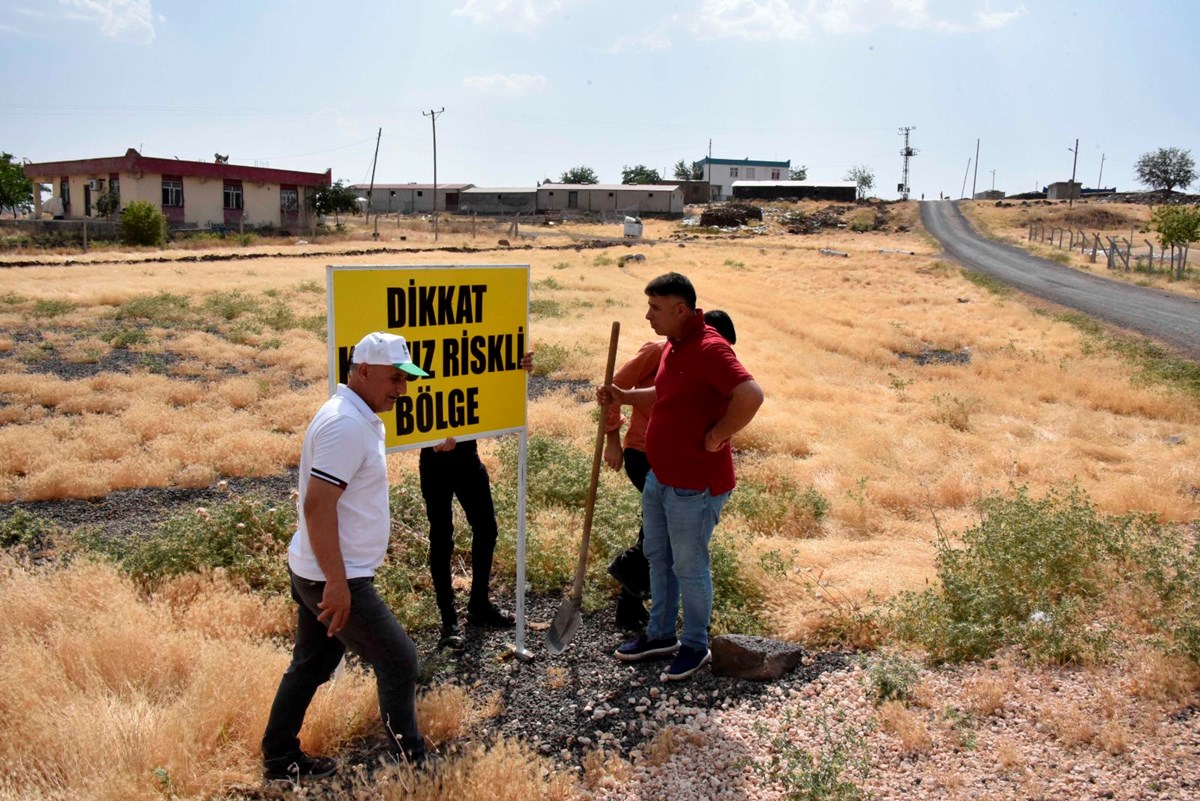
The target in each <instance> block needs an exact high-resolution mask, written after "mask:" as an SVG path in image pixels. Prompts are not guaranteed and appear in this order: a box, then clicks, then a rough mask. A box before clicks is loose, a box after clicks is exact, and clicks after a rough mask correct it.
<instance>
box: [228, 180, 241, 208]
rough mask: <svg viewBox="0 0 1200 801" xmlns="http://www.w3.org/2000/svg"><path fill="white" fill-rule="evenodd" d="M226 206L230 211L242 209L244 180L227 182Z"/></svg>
mask: <svg viewBox="0 0 1200 801" xmlns="http://www.w3.org/2000/svg"><path fill="white" fill-rule="evenodd" d="M225 208H226V209H228V210H230V211H241V210H242V182H241V181H226V182H225Z"/></svg>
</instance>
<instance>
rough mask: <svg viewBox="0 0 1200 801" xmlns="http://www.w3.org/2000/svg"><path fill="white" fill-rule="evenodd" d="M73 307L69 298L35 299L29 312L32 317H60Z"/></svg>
mask: <svg viewBox="0 0 1200 801" xmlns="http://www.w3.org/2000/svg"><path fill="white" fill-rule="evenodd" d="M74 309H75V304H74V303H72V302H71V301H69V300H35V301H34V302H33V309H31V310H30V314H32V315H33V316H34V317H61V316H62V315H64V314H68V313H69V312H71V311H73V310H74Z"/></svg>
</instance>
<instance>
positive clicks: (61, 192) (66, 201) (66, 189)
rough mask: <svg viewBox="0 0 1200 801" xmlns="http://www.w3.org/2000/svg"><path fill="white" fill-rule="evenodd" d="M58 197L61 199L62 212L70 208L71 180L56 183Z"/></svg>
mask: <svg viewBox="0 0 1200 801" xmlns="http://www.w3.org/2000/svg"><path fill="white" fill-rule="evenodd" d="M58 196H59V197H60V198H62V204H63V210H64V211H65V210H67V209H69V208H71V179H70V178H66V177H64V178H62V179H61V180H60V181H59V182H58Z"/></svg>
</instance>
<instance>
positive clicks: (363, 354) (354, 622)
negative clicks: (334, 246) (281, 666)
mask: <svg viewBox="0 0 1200 801" xmlns="http://www.w3.org/2000/svg"><path fill="white" fill-rule="evenodd" d="M426 375H428V374H427V373H426V372H425V371H423V370H422V369H421V368H419V367H417V366H416V365H415V364H413V363H412V358H411V357H410V356H409V352H408V346H407V344H406V343H405V341H404V337H400V336H396V335H394V334H387V333H372V334H367V335H366V336H365V337H363V338H362V340H361V341H360V342H359V343H358V344H357V345H355V347H354V351H353V352H352V354H351V364H350V373H349V377H348V378H347V380H346V383H345V384H338V388H337V392H335V393H334V395H333V397H331V398H330V399H329V400H328V401H326V402H325V405H324V406H322V407H321V409H320V411H318V412H317V415H316V417H314V418H313V421H312V422H311V423H310V424H309V426H308V431H307V432H306V433H305V435H304V447H303V450H302V451H301V454H300V497H299V501H298V506H299V512H300V514H299V516H298V521H297V531H296V534H295V536H293V537H292V542H291V545H290V546H289V547H288V568H289V572H290V573H291V579H292V597H293V598H294V599H295V601H296V605H297V610H298V612H297V624H296V643H295V646H294V648H293V651H292V663H291V665H290V666H289V667H288V669H287V672H286V673H284V675H283V679H282V681H280V684H279V689H278V690H277V691H276V694H275V701H274V703H273V704H272V705H271V715H270V718H269V719H268V721H267V728H266V732H265V733H264V734H263V740H262V750H263V776H264V778H265V779H266V780H268V781H273V780H279V779H291V780H293V781H298V780H301V779H306V778H319V777H322V776H328V775H330V774H332V773H334V772H335V771H336V770H337V761H336V760H334V759H330V758H328V757H316V756H310V755H308V754H305V753H304V752H303V751H301V750H300V740H299V734H300V727H301V725H302V724H303V723H304V715H305V713H306V712H307V711H308V706H309V704H310V703H311V702H312V698H313V695H314V694H315V693H316V691H317V688H318V687H319V686H320V685H321V684H323V683H325V682H326V681H327V680H328V679H329V678H330V676H331V675H332V674H333V671H334V669H336V668H337V665H338V663H339V662H340V661H341V659H342V655H343V653H344V652H345V651H346V649H347V648H349V649H350V650H351V651H353V652H354V653H356V654H358V656H359V657H360V658H361V659H362V660H363V661H364V662H366V663H367V664H369V665H371V667H372V669H373V670H374V671H375V680H376V684H377V686H378V690H379V712H380V716H381V718H382V720H383V724H384V728H385V729H386V731H387V732H388V736H389V737H390V738H391V739H392V740H393V741H394V745H395V747H396V750H397V755H402V756H403V757H404V758H405V759H407V760H409V761H410V762H413V763H417V764H419V763H422V762H424V761H425V759H426V753H425V738H424V737H423V736H422V735H421V732H420V731H419V730H418V728H417V716H416V681H417V652H416V648H415V647H414V646H413V643H412V640H410V639H409V638H408V635H407V634H406V633H405V631H404V628H403V627H402V626H401V625H400V623H399V622H398V621H397V620H396V616H395V615H394V614H393V613H392V610H391V609H389V608H388V606H387V604H385V603H384V602H383V599H382V598H380V597H379V594H378V593H377V592H376V591H375V586H374V584H373V581H374V575H375V569H376V568H378V567H379V565H380V564H381V563H382V562H383V558H384V556H385V555H386V554H387V547H388V538H389V535H390V533H391V515H390V512H389V508H388V478H387V463H386V460H385V458H384V454H385V447H384V427H383V421H382V420H380V419H379V416H378V414H377V413H379V412H387V411H390V410H391V409H392V408H393V407H394V406H395V404H396V399H397V398H399V397H400V396H401V395H404V394H405V393H406V392H407V390H408V379H409V377H410V376H426Z"/></svg>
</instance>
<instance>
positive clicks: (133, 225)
mask: <svg viewBox="0 0 1200 801" xmlns="http://www.w3.org/2000/svg"><path fill="white" fill-rule="evenodd" d="M117 239H119V240H120V241H121V244H123V245H157V246H162V244H163V243H164V242H166V241H167V218H166V217H165V216H163V213H162V212H161V211H159V210H158V207H157V206H155V205H154V204H153V203H150V202H149V201H146V200H134V201H132V202H131V203H130V204H129V205H128V206H126V207H125V211H123V212H121V219H120V220H118V221H117Z"/></svg>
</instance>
